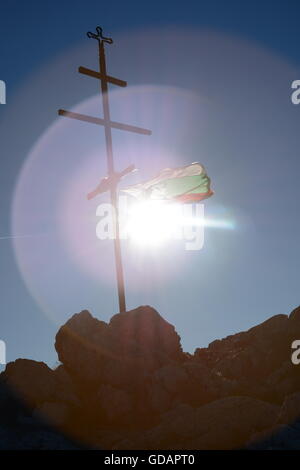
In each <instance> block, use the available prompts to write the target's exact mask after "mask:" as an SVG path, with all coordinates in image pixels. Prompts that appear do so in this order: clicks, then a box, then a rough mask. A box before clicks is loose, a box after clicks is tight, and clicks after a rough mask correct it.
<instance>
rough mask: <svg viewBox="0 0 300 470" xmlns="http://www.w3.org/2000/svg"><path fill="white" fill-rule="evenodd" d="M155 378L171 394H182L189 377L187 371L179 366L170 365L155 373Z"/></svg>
mask: <svg viewBox="0 0 300 470" xmlns="http://www.w3.org/2000/svg"><path fill="white" fill-rule="evenodd" d="M154 378H155V380H156V381H158V382H159V383H160V384H161V386H162V387H163V388H164V389H165V390H166V391H167V392H168V393H169V394H173V395H175V394H178V393H180V392H182V391H183V390H184V388H185V386H186V385H187V382H188V375H187V373H186V371H185V369H184V368H183V367H182V366H180V365H177V364H169V365H167V366H164V367H161V368H160V369H158V370H157V371H156V372H155V375H154Z"/></svg>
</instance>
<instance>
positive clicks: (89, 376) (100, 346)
mask: <svg viewBox="0 0 300 470" xmlns="http://www.w3.org/2000/svg"><path fill="white" fill-rule="evenodd" d="M107 332H108V325H107V324H106V323H105V322H102V321H100V320H97V319H96V318H93V317H92V315H91V314H90V313H89V312H88V311H87V310H83V311H82V312H80V313H77V314H75V315H73V316H72V317H71V318H70V320H68V321H67V323H66V324H65V325H63V326H62V327H61V328H60V330H59V331H58V333H57V335H56V341H55V349H56V351H57V354H58V358H59V360H60V362H62V363H63V364H64V366H65V367H66V369H67V370H69V371H71V372H72V373H73V374H74V375H75V376H77V377H78V376H79V377H81V378H82V379H83V380H87V381H91V382H97V381H99V380H100V379H101V369H102V366H103V361H104V360H105V356H106V355H109V353H110V346H109V344H108V335H107Z"/></svg>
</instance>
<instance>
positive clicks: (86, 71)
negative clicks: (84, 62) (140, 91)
mask: <svg viewBox="0 0 300 470" xmlns="http://www.w3.org/2000/svg"><path fill="white" fill-rule="evenodd" d="M78 72H79V73H82V74H84V75H88V76H89V77H93V78H98V79H99V80H105V81H106V82H108V83H112V84H113V85H118V86H121V87H126V86H127V82H124V80H120V79H119V78H114V77H111V76H110V75H103V74H102V73H99V72H95V70H91V69H87V68H86V67H79V68H78Z"/></svg>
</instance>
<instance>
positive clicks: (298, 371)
mask: <svg viewBox="0 0 300 470" xmlns="http://www.w3.org/2000/svg"><path fill="white" fill-rule="evenodd" d="M298 339H300V307H298V308H297V309H295V310H293V312H292V313H291V314H290V315H289V316H288V315H276V316H273V317H271V318H269V319H268V320H267V321H265V322H264V323H261V324H259V325H257V326H255V327H253V328H251V329H250V330H248V331H244V332H241V333H237V334H235V335H232V336H228V337H227V338H224V339H221V340H216V341H214V342H212V343H211V344H210V345H209V346H208V347H207V348H198V349H196V351H195V352H194V354H189V353H185V352H183V351H182V347H181V343H180V337H179V335H178V334H177V332H176V330H175V328H174V326H173V325H171V324H170V323H168V322H167V321H166V320H164V319H163V317H162V316H161V315H160V314H159V313H158V312H157V311H156V310H154V309H153V308H151V307H149V306H142V307H139V308H137V309H135V310H132V311H129V312H126V313H122V314H117V315H114V316H113V317H112V318H111V320H110V322H109V323H106V322H104V321H101V320H98V319H97V318H94V317H93V316H92V315H91V314H90V313H89V312H88V311H86V310H85V311H82V312H80V313H77V314H75V315H73V316H72V317H71V318H70V319H69V320H68V321H67V322H66V324H65V325H63V326H62V327H61V328H60V330H59V331H58V333H57V335H56V339H55V348H56V351H57V354H58V358H59V361H60V365H59V366H58V367H57V368H55V369H50V368H49V367H48V366H47V365H46V364H44V363H42V362H36V361H32V360H28V359H18V360H16V361H14V362H11V363H9V364H7V366H6V369H5V370H4V372H2V374H1V375H0V448H2V449H73V448H74V449H76V448H77V449H78V448H92V449H97V448H98V449H111V450H117V449H129V450H132V449H157V450H159V449H243V448H248V449H258V448H259V449H300V365H299V366H297V365H294V364H293V362H292V361H291V354H292V349H291V345H292V343H293V341H295V340H298Z"/></svg>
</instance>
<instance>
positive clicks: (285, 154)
mask: <svg viewBox="0 0 300 470" xmlns="http://www.w3.org/2000/svg"><path fill="white" fill-rule="evenodd" d="M299 13H300V5H299V2H298V1H266V0H265V1H259V2H258V1H251V2H246V1H243V2H240V1H226V2H223V1H221V0H219V1H209V2H208V1H188V2H185V3H184V4H183V3H182V2H177V1H174V0H173V1H164V2H157V1H152V2H151V3H147V4H143V3H142V2H135V1H131V2H130V1H129V2H119V1H116V2H113V3H111V2H107V3H104V2H99V1H98V2H96V1H85V2H79V1H72V2H69V1H64V0H62V1H59V2H58V1H51V2H48V1H44V2H35V1H27V2H20V1H14V0H11V1H10V2H7V3H6V4H3V5H2V6H1V12H0V36H1V37H0V79H2V80H5V82H6V84H7V104H6V105H0V142H1V162H2V171H1V173H0V178H1V184H0V191H1V198H0V207H1V232H0V237H6V236H10V235H12V234H13V233H12V231H13V226H12V225H13V220H14V219H16V220H17V222H15V224H17V226H18V228H19V229H22V228H24V230H25V229H26V230H29V231H30V233H31V234H34V235H37V234H38V233H37V232H39V227H40V231H41V232H43V233H44V231H45V230H46V231H47V236H49V243H48V242H47V241H46V243H40V242H37V243H35V241H33V242H32V243H31V242H30V241H29V242H28V245H26V244H25V245H24V246H21V247H20V246H17V253H16V251H15V250H14V246H13V244H12V241H11V240H10V239H0V256H1V268H0V269H1V286H0V295H1V317H0V339H3V340H5V342H6V344H7V356H8V360H14V359H15V358H17V357H30V358H34V359H36V360H44V361H46V362H48V363H49V364H50V365H51V364H54V362H55V360H56V355H55V351H54V347H53V343H54V336H55V333H56V331H57V329H58V326H59V325H60V324H63V323H64V322H65V321H66V319H67V318H68V317H69V316H70V315H71V314H73V313H75V312H77V311H80V310H81V309H83V308H89V309H90V310H91V311H92V313H93V314H94V315H96V316H98V317H99V318H102V319H105V320H108V319H109V318H110V316H111V315H112V314H113V313H116V311H117V303H116V292H115V286H114V285H113V284H109V285H108V284H107V283H105V282H104V281H103V272H104V269H103V267H104V264H105V263H108V262H109V261H108V258H107V259H106V258H105V256H104V254H103V253H101V250H100V252H99V258H101V256H102V257H103V258H101V259H102V260H105V261H102V263H100V266H99V271H102V272H99V278H97V277H94V278H93V277H91V276H90V274H89V273H86V271H85V270H84V269H83V268H82V266H81V265H80V264H78V263H77V262H76V259H75V258H72V253H71V254H70V253H68V252H67V251H66V247H65V243H66V240H61V238H60V232H59V230H58V232H57V231H56V229H57V226H56V224H58V222H57V221H58V214H57V213H56V212H55V207H57V205H58V204H59V202H60V199H59V195H60V192H61V187H64V186H65V185H66V184H67V183H69V179H71V180H73V178H74V181H75V180H76V175H78V174H80V171H81V170H80V168H81V166H80V165H81V164H82V165H83V164H84V160H83V159H82V160H81V155H82V153H83V151H84V148H86V147H85V145H88V144H87V140H88V138H89V139H90V140H89V142H90V141H91V140H93V141H94V140H95V141H97V139H98V137H97V136H96V134H94V130H91V131H90V130H88V129H87V127H86V126H85V125H83V126H82V127H72V125H71V124H68V127H66V128H64V129H65V130H64V129H62V130H60V129H59V128H58V127H55V126H58V124H57V121H56V116H55V112H56V109H57V108H58V107H72V106H76V105H79V104H80V103H81V102H83V101H84V100H89V99H91V98H92V97H93V96H94V95H95V92H96V90H95V86H94V83H93V82H92V81H90V80H89V79H88V78H83V77H81V78H80V77H77V75H78V74H76V67H77V66H79V65H86V66H91V67H92V66H94V67H95V66H96V51H95V48H94V44H92V43H91V42H89V41H88V40H87V38H86V36H85V33H86V31H88V30H94V28H95V26H96V25H97V24H100V25H101V26H103V28H104V32H105V33H106V34H107V35H111V36H113V38H114V39H115V45H114V46H113V49H111V50H110V51H109V52H108V54H109V55H108V63H109V70H111V74H115V75H117V76H119V77H120V78H124V79H127V80H128V83H129V84H132V85H133V88H130V89H129V92H128V94H127V95H124V96H123V95H120V101H121V102H122V100H124V102H126V103H127V104H126V106H127V108H126V112H127V110H128V119H129V120H130V119H132V120H134V119H135V114H134V112H133V111H132V110H131V108H130V103H131V102H135V100H138V98H137V97H138V96H140V94H141V93H142V94H143V96H146V98H145V99H146V108H147V109H146V110H144V111H143V112H141V111H140V110H139V109H138V108H137V109H138V111H137V116H138V118H139V120H138V121H139V122H136V124H138V125H141V126H145V127H147V126H148V125H149V126H150V127H151V128H153V139H152V137H151V139H152V140H151V141H149V142H150V143H147V144H146V143H145V144H144V141H143V142H141V141H139V142H138V143H137V141H130V145H132V146H133V147H132V148H134V146H135V145H136V146H137V147H136V148H138V149H139V150H140V151H142V149H144V148H145V147H146V146H148V145H149V146H150V148H151V150H153V151H154V149H159V148H160V146H161V147H163V148H164V149H165V151H166V152H167V153H168V157H166V160H165V161H163V162H162V161H160V159H159V158H157V159H154V160H153V162H152V161H151V163H149V158H150V157H149V156H147V152H146V153H145V155H143V156H140V157H136V158H140V160H138V163H139V165H140V166H141V167H142V168H141V172H142V175H143V176H144V177H148V176H149V177H150V176H151V175H152V173H151V172H153V170H154V169H155V170H158V169H159V167H160V166H161V165H162V164H166V165H169V164H170V165H171V164H172V163H173V160H172V158H174V162H175V161H176V164H177V163H178V164H187V163H189V162H191V161H195V160H198V159H199V160H204V161H203V163H204V164H205V165H206V167H207V168H208V171H209V174H210V177H211V178H212V182H213V186H214V189H215V191H216V195H215V196H214V198H212V199H211V200H210V201H208V202H207V206H206V211H207V213H208V214H209V215H210V216H215V217H228V218H229V219H232V220H234V221H235V225H236V229H235V230H233V231H222V230H219V231H214V230H212V231H211V230H207V231H206V234H205V237H206V241H205V245H204V249H203V250H202V251H201V252H199V253H197V252H193V253H192V252H191V253H186V252H182V251H181V252H179V251H176V250H175V251H174V250H173V249H172V248H170V249H166V250H165V251H164V252H163V253H162V252H159V253H157V254H156V255H157V256H156V259H155V261H154V260H153V259H152V258H151V257H150V256H148V255H147V256H146V255H145V254H144V255H143V256H142V259H141V260H140V263H141V270H142V271H141V272H147V273H149V276H147V278H146V279H145V284H146V285H145V286H144V287H139V288H135V287H134V284H135V282H134V279H136V278H137V276H138V273H139V271H138V269H137V266H136V257H135V256H136V254H135V253H132V251H130V250H129V249H128V248H127V247H126V246H125V247H124V261H125V265H126V267H125V274H126V279H127V282H128V304H129V306H130V308H133V307H135V306H138V305H140V304H150V305H153V307H155V308H157V309H158V310H159V311H160V313H161V314H162V315H163V316H164V317H165V318H167V319H168V320H169V321H170V322H171V323H173V324H174V325H175V326H176V328H177V330H178V332H179V334H180V335H181V336H182V342H183V345H184V349H185V350H189V351H193V350H194V348H195V347H197V346H205V345H207V343H208V342H210V341H212V340H213V339H215V338H218V337H222V336H226V335H228V334H232V333H234V332H237V331H240V330H241V329H246V328H249V327H251V326H253V325H254V324H256V323H258V322H260V321H263V320H265V319H266V318H268V317H269V316H271V315H273V314H277V313H288V312H289V311H290V310H291V309H292V308H294V307H295V306H297V305H298V303H299V295H298V293H299V283H298V268H299V254H298V253H299V248H298V240H299V234H300V225H299V222H298V212H299V209H298V201H299V189H298V174H299V169H300V168H299V156H298V142H297V133H298V131H299V122H300V107H299V108H298V107H297V106H293V105H292V104H291V102H290V94H291V92H290V84H291V82H292V81H293V80H295V79H299V78H300V70H299V65H300V54H299V48H298V44H299V35H300V33H299V25H298V19H299ZM134 87H135V88H134ZM143 87H144V88H143ZM151 87H152V88H151ZM174 90H175V91H174ZM115 96H116V98H115V101H116V103H119V100H117V98H118V95H115ZM131 100H132V101H131ZM161 100H162V102H163V103H165V104H164V105H165V107H166V108H168V107H170V109H172V112H170V116H169V122H168V125H167V126H164V125H163V122H162V120H161V118H160V117H159V116H158V117H157V118H156V114H155V113H156V110H157V108H158V107H159V103H160V102H161ZM164 100H165V101H164ZM197 100H198V101H197ZM87 106H91V110H93V106H94V104H93V103H92V102H91V103H90V105H87ZM137 106H138V105H137ZM152 108H153V109H152ZM132 109H133V110H134V109H135V108H134V106H133V107H132ZM115 110H116V113H118V112H122V113H123V112H124V110H123V109H121V108H120V109H119V108H118V104H116V106H115ZM181 112H182V113H183V114H182V116H184V117H185V121H186V120H187V119H188V116H192V118H193V119H192V120H191V125H190V126H189V127H188V128H185V135H183V131H182V122H181V121H180V113H181ZM139 113H140V115H139ZM172 113H173V114H172ZM125 114H126V113H125ZM158 114H159V113H158ZM122 115H123V114H122ZM140 120H143V122H140ZM198 123H200V124H199V125H198ZM53 126H54V127H53ZM95 132H96V131H95ZM97 132H98V131H97ZM49 133H50V134H49ZM81 133H82V134H81ZM49 135H50V137H51V136H52V137H51V139H52V140H51V139H50V137H49ZM73 135H74V146H73V147H72V146H69V145H71V144H69V142H70V140H72V136H73ZM41 138H42V139H44V140H46V141H47V142H50V143H49V144H48V146H46V147H47V151H48V152H50V153H51V151H52V149H53V152H54V149H56V148H59V145H63V144H62V142H64V141H66V144H65V145H66V149H65V150H66V152H69V154H70V152H71V153H72V155H75V156H76V158H75V157H74V166H73V163H72V162H73V160H72V159H70V158H69V157H68V158H65V159H64V160H63V162H62V163H60V161H59V157H58V156H56V157H54V158H53V160H52V163H51V164H50V163H49V164H48V163H46V162H47V161H49V159H48V160H47V159H46V156H45V155H46V153H47V152H46V147H43V145H44V144H41V149H40V150H39V151H36V152H35V153H36V154H35V156H33V153H34V151H33V149H34V148H35V147H34V146H35V145H36V143H37V142H39V139H41ZM47 139H50V140H47ZM116 140H117V141H116V147H117V148H118V145H120V147H121V146H122V145H123V141H120V144H119V141H118V137H116ZM43 142H44V141H43ZM81 142H82V148H80V145H81ZM97 142H98V141H97ZM126 142H127V143H126V145H129V144H128V142H129V141H126ZM89 145H90V144H89ZM101 145H103V141H102V138H101V137H99V146H100V148H101ZM88 148H89V149H90V151H91V152H92V151H93V149H92V148H90V147H88ZM76 152H77V153H76ZM69 154H68V155H69ZM199 154H200V155H201V156H199ZM120 155H121V153H120ZM172 155H173V157H172ZM119 158H120V159H121V160H122V158H123V159H124V163H125V161H126V158H125V157H123V156H120V157H119ZM121 160H119V161H121ZM122 163H123V161H122ZM26 164H27V167H26V168H27V169H26V172H25V173H26V175H25V176H24V171H23V170H24V165H25V166H26ZM39 165H40V166H39ZM48 165H49V166H48ZM51 165H52V166H51ZM59 165H61V166H59ZM99 168H100V170H101V171H105V167H104V166H103V164H102V163H101V164H100V166H99ZM38 171H40V172H41V173H36V172H38ZM68 172H69V173H68ZM58 174H59V178H58V177H57V175H58ZM38 175H39V176H40V177H42V178H43V181H42V182H43V185H42V186H43V188H46V189H45V194H44V193H43V194H44V197H45V198H46V199H45V204H46V207H47V211H46V212H47V214H48V216H49V218H47V220H45V217H42V215H43V209H42V208H37V209H36V211H37V212H36V213H34V209H33V207H32V206H31V205H30V201H31V200H30V198H28V199H27V198H26V194H27V193H26V191H27V190H28V188H29V187H32V184H34V181H35V180H34V179H33V178H34V177H37V176H38ZM68 175H69V176H68ZM99 176H100V175H99ZM22 178H24V179H23V180H22ZM20 181H21V183H22V184H23V186H22V184H21V186H22V187H23V188H24V189H23V192H22V188H21V189H19V190H18V188H20ZM18 185H19V186H18ZM56 185H57V187H56ZM91 185H92V186H93V182H92V181H91ZM50 186H51V188H50ZM26 188H27V189H26ZM47 188H48V189H47ZM53 189H57V191H54V190H53ZM90 189H91V188H90V187H88V188H87V190H90ZM18 191H19V192H18ZM51 204H53V208H52V209H51V207H52V206H51ZM70 204H71V205H72V201H71V203H70ZM14 207H17V210H15V213H14V209H13V208H14ZM89 210H90V209H89ZM18 211H19V212H18ZM20 211H22V216H21V213H20ZM26 211H28V217H26V213H27V212H26ZM51 211H52V212H51ZM24 213H25V217H24ZM19 221H22V224H23V225H22V224H21V222H20V225H18V224H19ZM31 221H33V222H31ZM31 223H32V225H30V224H31ZM77 223H83V220H80V221H78V222H77ZM39 224H40V225H39ZM33 227H34V231H32V230H33ZM34 240H35V239H34ZM47 240H48V239H47ZM47 243H48V244H47ZM45 247H46V248H45ZM47 249H49V253H50V252H51V253H52V250H53V256H52V257H51V260H50V255H49V258H47V257H43V253H44V252H45V251H47ZM18 250H19V251H18ZM22 250H23V251H22ZM31 250H32V251H31ZM35 250H36V251H35ZM39 250H40V251H39ZM103 250H104V251H106V248H105V249H103ZM107 250H110V248H109V247H107ZM20 252H21V261H20V256H19V258H18V253H20ZM24 252H25V254H24ZM58 253H59V255H58ZM108 253H109V251H108ZM56 256H57V257H56ZM37 257H38V259H39V263H40V271H37V265H38V264H36V265H33V262H32V263H31V260H32V259H36V258H37ZM46 261H47V262H49V264H48V265H46V264H45V263H46ZM22 263H23V264H22ZM24 263H25V265H26V266H25V267H24ZM51 263H52V264H51ZM20 264H21V271H20ZM154 264H155V267H154ZM22 266H23V268H22ZM105 266H107V264H105ZM170 266H171V267H172V266H174V268H173V269H172V270H171V269H170V270H168V269H167V268H166V267H170ZM175 267H176V269H175ZM22 269H23V270H22ZM155 270H157V272H158V273H160V274H161V273H162V274H161V277H160V276H158V280H157V278H156V277H155V276H156V274H155V273H156V271H155ZM171 271H176V273H175V274H174V272H172V273H171ZM105 275H106V274H105ZM111 275H113V273H112V274H110V273H107V276H108V277H110V276H111ZM135 276H136V277H135Z"/></svg>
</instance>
